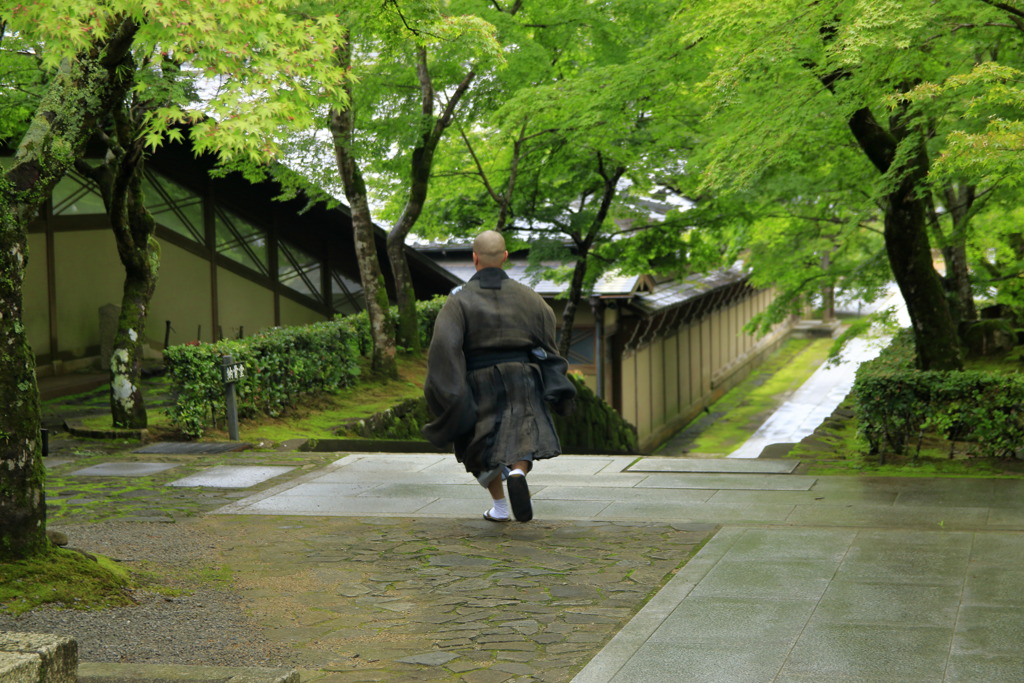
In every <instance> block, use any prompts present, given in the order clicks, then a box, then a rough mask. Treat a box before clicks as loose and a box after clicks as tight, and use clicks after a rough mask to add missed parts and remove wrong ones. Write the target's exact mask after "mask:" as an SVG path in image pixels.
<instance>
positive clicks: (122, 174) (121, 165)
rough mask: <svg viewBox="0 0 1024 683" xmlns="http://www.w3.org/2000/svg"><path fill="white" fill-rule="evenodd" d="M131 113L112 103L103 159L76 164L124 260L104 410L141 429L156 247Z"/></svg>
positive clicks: (144, 417) (121, 422)
mask: <svg viewBox="0 0 1024 683" xmlns="http://www.w3.org/2000/svg"><path fill="white" fill-rule="evenodd" d="M136 115H137V113H136V112H132V111H131V110H130V109H129V108H128V107H118V108H117V109H116V110H115V112H114V116H113V135H112V136H109V137H108V138H107V147H108V150H109V151H108V153H107V156H106V158H105V160H104V162H103V163H102V164H101V165H100V166H97V167H90V166H89V165H88V164H86V163H85V162H84V161H80V162H79V163H78V164H77V166H78V168H79V170H80V171H81V172H83V173H86V174H88V175H89V176H90V177H92V178H93V179H95V180H96V181H97V183H98V184H99V186H100V191H101V194H102V195H103V203H104V205H105V207H106V209H107V215H108V216H109V217H110V224H111V227H112V228H113V231H114V238H115V241H116V243H117V254H118V257H119V258H120V259H121V265H123V266H124V272H125V279H124V285H123V288H122V293H121V313H120V317H119V318H118V324H117V333H116V335H115V336H114V345H113V351H112V353H111V357H110V359H109V360H110V413H111V417H112V420H113V425H114V427H118V428H123V429H145V428H146V426H147V424H148V417H147V413H146V403H145V399H144V397H143V394H142V389H141V387H140V382H139V380H140V376H141V374H142V362H141V358H142V354H141V350H142V345H143V344H144V343H145V330H146V311H147V310H148V308H149V302H150V299H152V298H153V292H154V290H155V289H156V281H157V273H158V271H159V268H160V247H159V243H158V242H157V241H156V237H155V233H156V222H155V221H154V220H153V216H152V215H151V214H150V213H149V210H148V209H147V208H146V205H145V201H144V199H145V198H144V196H143V192H142V178H143V171H144V169H145V156H144V152H143V139H142V137H141V135H139V132H138V128H139V127H138V126H137V125H135V124H134V123H133V121H134V120H135V118H136Z"/></svg>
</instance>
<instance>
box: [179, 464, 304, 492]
mask: <svg viewBox="0 0 1024 683" xmlns="http://www.w3.org/2000/svg"><path fill="white" fill-rule="evenodd" d="M293 469H295V468H294V467H280V466H278V467H267V466H264V467H260V466H256V465H218V466H216V467H211V468H209V469H207V470H204V471H202V472H198V473H196V474H191V475H189V476H187V477H184V478H183V479H178V480H176V481H172V482H168V486H210V487H213V488H221V489H245V488H249V487H250V486H255V485H256V484H259V483H261V482H264V481H267V480H269V479H273V478H274V477H279V476H281V475H282V474H284V473H285V472H291V471H292V470H293Z"/></svg>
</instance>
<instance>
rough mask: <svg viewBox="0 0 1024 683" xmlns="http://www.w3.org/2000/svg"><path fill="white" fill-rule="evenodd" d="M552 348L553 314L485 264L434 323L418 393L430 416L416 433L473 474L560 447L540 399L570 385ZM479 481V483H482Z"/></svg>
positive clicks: (560, 397)
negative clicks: (446, 450) (452, 452)
mask: <svg viewBox="0 0 1024 683" xmlns="http://www.w3.org/2000/svg"><path fill="white" fill-rule="evenodd" d="M567 368H568V363H567V362H566V361H565V360H564V359H563V358H561V357H559V356H558V355H557V353H556V349H555V314H554V312H553V311H552V310H551V307H550V306H548V304H547V302H545V301H544V299H542V298H541V297H540V295H539V294H537V293H536V292H534V291H533V290H532V289H530V288H529V287H527V286H525V285H522V284H519V283H518V282H515V281H514V280H511V279H509V278H508V275H506V274H505V271H503V270H501V269H500V268H485V269H483V270H481V271H478V272H477V274H476V275H474V276H473V278H472V279H471V280H470V281H469V282H468V283H466V284H465V285H463V286H461V287H457V288H456V289H455V290H454V291H453V292H452V293H451V295H449V297H448V301H447V302H445V304H444V306H443V307H442V308H441V311H440V313H439V314H438V316H437V321H436V322H435V324H434V336H433V339H432V341H431V343H430V351H429V355H428V365H427V380H426V385H425V387H424V395H425V396H426V399H427V406H428V408H429V409H430V412H431V415H432V416H433V417H434V420H433V421H432V422H430V423H429V424H428V425H427V426H426V427H424V428H423V435H424V436H426V437H427V439H428V440H429V441H430V442H431V443H433V444H434V445H435V446H438V447H439V448H446V447H450V445H452V444H454V446H455V456H456V457H457V458H458V460H459V462H461V463H462V464H463V465H465V467H466V470H467V471H468V472H471V473H473V475H474V476H477V477H478V478H479V477H480V475H481V473H487V472H490V471H492V470H495V469H496V468H500V467H501V466H502V465H506V466H507V465H512V464H513V463H515V462H517V461H519V460H539V459H543V458H552V457H555V456H556V455H558V454H559V453H560V452H561V447H560V445H559V443H558V436H557V435H556V434H555V428H554V425H553V424H552V422H551V415H550V413H549V412H548V409H547V406H546V405H545V401H551V402H554V403H557V404H560V405H566V404H567V403H568V402H570V401H571V399H572V397H573V396H575V393H576V389H575V387H574V386H573V385H572V383H571V382H569V380H568V379H566V377H565V371H566V369H567ZM481 483H485V482H483V481H481Z"/></svg>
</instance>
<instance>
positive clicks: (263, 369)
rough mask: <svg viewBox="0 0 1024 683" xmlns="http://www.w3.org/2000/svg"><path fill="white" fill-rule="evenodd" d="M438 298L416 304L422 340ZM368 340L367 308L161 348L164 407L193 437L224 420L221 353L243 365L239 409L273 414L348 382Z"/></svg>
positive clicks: (430, 328)
mask: <svg viewBox="0 0 1024 683" xmlns="http://www.w3.org/2000/svg"><path fill="white" fill-rule="evenodd" d="M444 300H445V299H444V297H436V298H434V299H433V300H431V301H427V302H422V303H419V304H418V305H417V312H418V313H419V317H420V331H421V334H422V335H423V336H422V338H423V340H424V343H425V344H429V343H430V337H431V335H432V333H433V329H434V320H435V319H436V318H437V312H438V311H439V310H440V308H441V305H443V303H444ZM389 315H392V316H394V317H396V318H397V311H396V310H395V309H392V310H391V311H390V312H389ZM371 347H372V341H371V338H370V324H369V318H368V316H367V314H366V313H365V312H361V313H357V314H355V315H352V316H347V317H339V318H336V319H335V320H332V321H330V322H320V323H313V324H311V325H302V326H299V327H275V328H271V329H269V330H265V331H263V332H260V333H259V334H256V335H254V336H252V337H249V338H247V339H225V340H222V341H219V342H216V343H213V344H185V345H182V346H172V347H170V348H168V349H166V350H165V351H164V361H165V363H166V365H167V371H168V374H169V376H170V378H171V391H172V393H173V394H174V396H175V401H174V403H173V404H172V405H171V407H170V408H169V409H168V414H169V416H170V418H171V422H172V424H173V425H174V426H175V427H177V428H178V429H179V430H181V432H182V433H183V434H185V435H186V436H189V437H192V438H199V437H201V436H202V435H203V433H204V431H205V430H206V429H207V428H208V427H209V426H210V425H211V424H214V425H215V424H217V423H218V422H219V421H223V420H225V415H226V408H225V398H224V381H223V379H222V377H221V358H222V357H223V356H225V355H230V356H231V358H232V360H233V361H234V362H236V363H243V364H244V365H245V368H246V372H245V376H244V377H243V378H241V379H240V380H239V381H238V382H237V383H236V384H235V387H236V392H237V405H238V415H239V417H240V418H251V417H255V416H257V415H268V416H271V417H276V416H279V415H281V414H282V413H283V412H284V411H285V410H287V409H288V408H290V407H293V406H295V405H297V404H298V403H299V402H300V401H301V400H302V398H303V397H306V396H310V395H316V394H321V393H329V392H333V391H337V390H338V389H341V388H343V387H346V386H350V385H351V384H352V383H354V382H355V381H356V380H357V379H358V377H359V367H360V365H359V359H360V357H361V356H367V355H369V353H370V350H371Z"/></svg>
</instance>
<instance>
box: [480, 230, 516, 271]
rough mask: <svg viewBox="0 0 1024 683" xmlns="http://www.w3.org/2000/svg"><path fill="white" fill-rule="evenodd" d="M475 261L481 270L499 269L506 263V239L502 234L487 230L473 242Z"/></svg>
mask: <svg viewBox="0 0 1024 683" xmlns="http://www.w3.org/2000/svg"><path fill="white" fill-rule="evenodd" d="M473 256H474V257H475V258H474V259H473V260H474V261H476V263H477V265H478V266H479V267H480V268H498V267H500V266H501V264H502V263H504V262H505V258H506V257H507V256H508V252H507V251H505V238H504V237H502V236H501V233H500V232H496V231H494V230H485V231H484V232H482V233H480V234H479V235H477V237H476V239H475V240H473Z"/></svg>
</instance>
